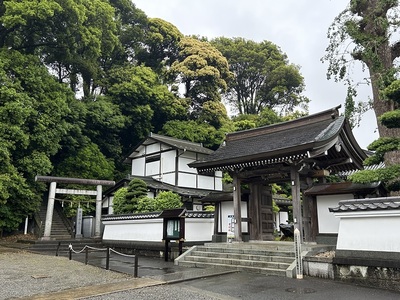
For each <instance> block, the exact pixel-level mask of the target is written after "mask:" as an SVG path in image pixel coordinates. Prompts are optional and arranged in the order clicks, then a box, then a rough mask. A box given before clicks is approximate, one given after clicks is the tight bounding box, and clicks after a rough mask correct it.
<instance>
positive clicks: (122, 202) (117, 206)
mask: <svg viewBox="0 0 400 300" xmlns="http://www.w3.org/2000/svg"><path fill="white" fill-rule="evenodd" d="M127 193H128V189H127V188H126V187H123V188H120V189H118V190H117V191H116V192H115V194H114V198H113V210H114V214H124V213H127V214H129V213H132V211H131V210H130V208H129V209H126V207H127V201H126V194H127Z"/></svg>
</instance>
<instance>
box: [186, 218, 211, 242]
mask: <svg viewBox="0 0 400 300" xmlns="http://www.w3.org/2000/svg"><path fill="white" fill-rule="evenodd" d="M213 233H214V219H190V218H186V220H185V239H186V241H188V242H190V241H211V240H212V236H213Z"/></svg>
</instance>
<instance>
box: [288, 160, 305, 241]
mask: <svg viewBox="0 0 400 300" xmlns="http://www.w3.org/2000/svg"><path fill="white" fill-rule="evenodd" d="M290 179H291V186H292V201H293V221H294V227H295V228H297V229H298V230H299V231H300V240H301V241H302V240H303V239H302V237H303V218H302V214H301V199H300V176H299V173H298V172H297V169H296V167H295V166H292V167H291V168H290Z"/></svg>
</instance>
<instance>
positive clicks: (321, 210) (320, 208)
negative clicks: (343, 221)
mask: <svg viewBox="0 0 400 300" xmlns="http://www.w3.org/2000/svg"><path fill="white" fill-rule="evenodd" d="M353 198H354V197H353V195H352V194H341V195H323V196H317V212H318V228H319V233H334V234H336V233H338V232H339V219H338V218H336V217H335V215H334V214H333V213H331V212H330V211H329V208H330V207H336V206H338V204H339V201H340V200H350V199H353Z"/></svg>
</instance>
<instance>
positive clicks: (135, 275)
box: [56, 243, 139, 278]
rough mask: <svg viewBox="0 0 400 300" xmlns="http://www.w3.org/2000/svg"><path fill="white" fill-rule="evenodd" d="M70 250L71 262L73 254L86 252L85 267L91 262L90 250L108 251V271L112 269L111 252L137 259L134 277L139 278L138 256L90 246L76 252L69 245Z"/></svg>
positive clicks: (108, 248)
mask: <svg viewBox="0 0 400 300" xmlns="http://www.w3.org/2000/svg"><path fill="white" fill-rule="evenodd" d="M59 246H60V243H59ZM68 250H69V260H72V253H75V254H80V253H82V252H83V251H85V265H87V264H88V261H89V250H92V252H96V251H97V252H99V251H107V252H106V270H109V269H110V254H111V252H113V253H115V254H117V255H121V256H124V257H132V258H134V259H135V262H134V266H133V277H135V278H136V277H138V266H139V262H138V256H137V255H130V254H125V253H121V252H118V251H116V250H114V249H112V248H110V247H107V248H95V247H91V246H88V245H85V246H84V247H83V248H82V249H81V250H79V251H76V250H74V248H73V247H72V244H69V246H68ZM57 253H58V248H57ZM56 255H57V254H56Z"/></svg>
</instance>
